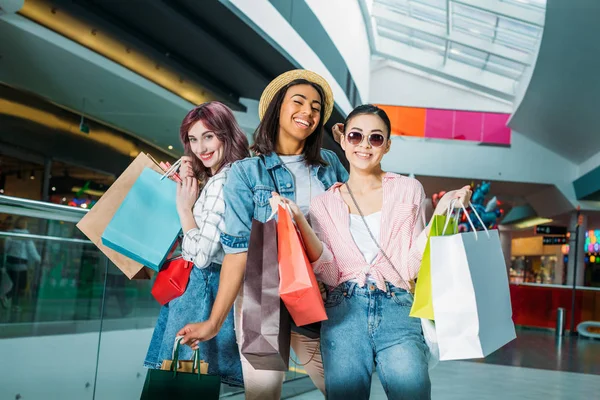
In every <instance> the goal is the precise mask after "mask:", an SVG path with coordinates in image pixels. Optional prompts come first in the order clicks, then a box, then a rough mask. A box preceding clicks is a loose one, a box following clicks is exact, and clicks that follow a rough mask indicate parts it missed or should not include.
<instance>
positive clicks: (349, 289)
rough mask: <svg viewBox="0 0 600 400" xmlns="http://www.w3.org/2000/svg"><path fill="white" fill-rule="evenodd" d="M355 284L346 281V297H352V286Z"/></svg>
mask: <svg viewBox="0 0 600 400" xmlns="http://www.w3.org/2000/svg"><path fill="white" fill-rule="evenodd" d="M356 285H357V283H356V282H349V283H347V286H346V292H347V293H348V294H347V296H348V297H352V293H354V288H355V287H356Z"/></svg>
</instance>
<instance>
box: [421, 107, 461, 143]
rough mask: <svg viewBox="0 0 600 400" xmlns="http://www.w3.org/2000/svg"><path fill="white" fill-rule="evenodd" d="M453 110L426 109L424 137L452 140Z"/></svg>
mask: <svg viewBox="0 0 600 400" xmlns="http://www.w3.org/2000/svg"><path fill="white" fill-rule="evenodd" d="M453 125H454V110H437V109H427V115H426V116H425V137H427V138H435V139H452V128H453Z"/></svg>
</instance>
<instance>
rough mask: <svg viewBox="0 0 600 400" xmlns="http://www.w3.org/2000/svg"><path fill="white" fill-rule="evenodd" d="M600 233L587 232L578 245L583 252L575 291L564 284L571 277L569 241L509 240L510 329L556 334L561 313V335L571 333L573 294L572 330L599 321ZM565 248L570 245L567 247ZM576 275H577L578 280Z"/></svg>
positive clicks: (567, 237)
mask: <svg viewBox="0 0 600 400" xmlns="http://www.w3.org/2000/svg"><path fill="white" fill-rule="evenodd" d="M596 234H597V237H598V238H600V231H595V230H592V231H587V232H585V233H584V234H582V235H580V236H584V237H583V238H581V237H580V238H579V240H578V241H577V242H578V244H579V246H581V247H582V248H585V259H584V263H583V266H584V274H583V276H584V279H583V284H578V285H576V289H575V291H573V286H572V284H570V283H569V282H572V281H573V280H572V278H571V279H569V274H570V275H573V271H572V267H570V265H572V264H573V263H569V253H570V246H574V242H575V240H574V238H572V237H571V235H570V233H569V232H566V228H565V234H564V235H551V236H548V235H543V234H536V232H535V230H532V231H531V232H530V234H529V235H528V236H524V237H518V238H514V239H513V240H512V246H511V265H510V268H509V280H510V292H511V301H512V307H513V320H514V321H515V324H517V325H521V326H528V327H535V328H555V327H556V319H557V310H558V309H559V308H564V309H565V312H566V321H567V322H566V326H565V328H566V329H570V321H571V309H572V301H573V293H575V296H574V297H575V308H574V316H575V319H574V322H575V327H576V326H577V325H578V324H579V323H581V322H583V321H590V320H593V321H599V320H600V252H599V251H598V250H599V249H598V247H600V246H599V245H598V243H597V242H598V240H597V239H596ZM569 243H570V244H569ZM578 275H579V274H578Z"/></svg>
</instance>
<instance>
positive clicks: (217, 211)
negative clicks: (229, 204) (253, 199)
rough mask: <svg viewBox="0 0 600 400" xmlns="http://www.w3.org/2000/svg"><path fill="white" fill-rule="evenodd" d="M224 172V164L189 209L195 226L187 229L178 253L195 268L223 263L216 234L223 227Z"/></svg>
mask: <svg viewBox="0 0 600 400" xmlns="http://www.w3.org/2000/svg"><path fill="white" fill-rule="evenodd" d="M228 172H229V166H226V167H224V168H223V169H222V170H221V171H220V172H219V173H218V174H216V175H215V176H213V177H211V178H210V179H209V180H208V182H206V185H205V186H204V188H203V189H202V192H201V193H200V196H199V197H198V200H197V201H196V204H195V205H194V209H193V213H194V219H195V220H196V226H197V228H194V229H190V230H189V231H188V232H186V234H185V235H184V236H183V242H182V245H181V255H182V256H183V258H184V259H185V260H187V261H193V262H194V265H196V267H198V268H206V267H208V266H209V265H210V264H211V263H217V264H222V263H223V257H224V256H225V253H224V251H223V247H222V246H221V242H220V237H221V232H223V231H224V230H225V200H224V198H223V186H224V185H225V181H226V180H227V173H228Z"/></svg>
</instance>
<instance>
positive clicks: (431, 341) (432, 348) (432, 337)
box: [421, 318, 440, 371]
mask: <svg viewBox="0 0 600 400" xmlns="http://www.w3.org/2000/svg"><path fill="white" fill-rule="evenodd" d="M421 329H422V330H423V338H424V339H425V343H426V344H427V347H429V360H428V364H429V371H431V370H432V369H434V368H435V367H436V366H437V365H438V364H439V362H440V347H439V345H438V340H437V332H436V330H435V324H434V323H433V321H431V320H429V319H425V318H421Z"/></svg>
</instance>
